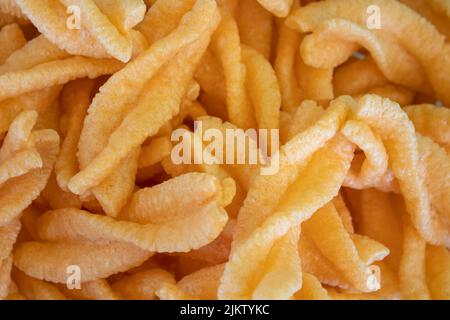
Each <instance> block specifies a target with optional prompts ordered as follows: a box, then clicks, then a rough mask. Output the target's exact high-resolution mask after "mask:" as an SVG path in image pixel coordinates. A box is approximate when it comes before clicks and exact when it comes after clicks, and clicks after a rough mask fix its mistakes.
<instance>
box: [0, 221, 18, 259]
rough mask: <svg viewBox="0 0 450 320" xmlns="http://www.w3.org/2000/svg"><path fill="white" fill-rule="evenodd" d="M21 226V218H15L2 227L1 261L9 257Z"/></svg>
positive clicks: (0, 239)
mask: <svg viewBox="0 0 450 320" xmlns="http://www.w3.org/2000/svg"><path fill="white" fill-rule="evenodd" d="M20 228H21V223H20V221H19V220H13V221H11V222H10V223H9V224H8V225H6V226H4V227H0V261H3V259H6V258H8V256H9V255H10V254H11V251H12V248H13V245H14V243H15V242H16V239H17V236H18V235H19V231H20Z"/></svg>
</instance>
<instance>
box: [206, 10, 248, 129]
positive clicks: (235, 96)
mask: <svg viewBox="0 0 450 320" xmlns="http://www.w3.org/2000/svg"><path fill="white" fill-rule="evenodd" d="M221 14H222V21H221V23H220V25H219V27H218V29H217V31H216V33H215V34H214V38H213V43H212V44H213V50H214V52H215V54H216V56H217V58H218V60H219V61H220V63H221V65H222V68H223V70H224V76H225V85H226V100H227V101H226V102H227V110H228V118H229V119H230V122H231V123H233V124H235V125H236V126H238V127H240V128H244V129H247V128H250V127H254V126H255V125H254V124H255V119H254V116H253V110H252V106H251V103H250V101H249V97H248V96H247V93H246V90H245V77H246V69H245V66H244V65H243V64H242V62H241V61H242V58H241V55H242V54H241V47H240V38H239V30H238V26H237V23H236V21H235V20H234V18H233V16H232V15H231V13H230V12H228V11H222V13H221Z"/></svg>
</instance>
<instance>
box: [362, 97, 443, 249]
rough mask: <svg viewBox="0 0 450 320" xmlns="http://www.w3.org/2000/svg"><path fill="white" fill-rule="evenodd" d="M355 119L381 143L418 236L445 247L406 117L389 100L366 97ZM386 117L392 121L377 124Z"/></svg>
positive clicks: (437, 217) (441, 229)
mask: <svg viewBox="0 0 450 320" xmlns="http://www.w3.org/2000/svg"><path fill="white" fill-rule="evenodd" d="M356 117H357V119H359V120H362V121H365V122H366V123H367V124H368V125H369V126H370V127H371V128H372V129H373V130H374V131H375V133H377V134H378V135H379V136H380V137H381V139H382V140H383V143H384V145H385V147H386V151H387V153H388V155H389V158H390V166H391V169H392V172H393V174H394V176H395V177H396V179H397V181H398V184H399V188H400V191H401V193H402V195H403V197H404V198H405V204H406V209H407V211H408V213H409V215H410V217H411V221H412V222H413V224H414V226H415V227H416V228H417V230H418V232H419V234H420V235H421V237H423V238H424V239H426V241H427V242H429V243H433V244H442V245H444V244H446V245H449V243H450V234H449V229H448V227H447V226H446V225H445V224H444V222H443V221H442V218H441V217H440V216H439V215H438V214H437V213H436V212H435V211H434V209H433V208H432V207H431V203H430V195H429V194H428V192H427V188H426V184H425V181H424V177H423V176H422V175H421V174H420V171H419V170H420V165H419V152H418V147H417V146H418V143H417V139H416V135H415V132H414V126H413V124H412V123H411V121H410V120H409V119H408V116H407V114H406V113H405V112H404V111H402V110H401V108H400V106H399V105H398V104H396V103H394V102H392V101H390V100H387V99H383V98H381V97H378V96H372V95H368V96H365V97H363V98H362V99H361V100H360V102H359V106H358V109H357V110H356ZM386 117H387V118H390V119H392V120H393V121H390V122H389V123H387V122H385V121H383V122H381V121H382V118H386Z"/></svg>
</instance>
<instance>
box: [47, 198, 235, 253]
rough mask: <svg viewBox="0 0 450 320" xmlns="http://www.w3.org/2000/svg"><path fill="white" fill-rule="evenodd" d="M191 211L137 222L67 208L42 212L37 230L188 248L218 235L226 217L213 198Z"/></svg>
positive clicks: (160, 248) (151, 247) (158, 248)
mask: <svg viewBox="0 0 450 320" xmlns="http://www.w3.org/2000/svg"><path fill="white" fill-rule="evenodd" d="M192 211H193V213H192V214H190V215H189V216H188V217H186V218H184V219H175V220H169V221H164V222H161V223H147V224H140V223H135V222H128V221H117V220H115V219H113V218H110V217H105V216H100V215H93V214H90V213H88V212H86V211H80V210H76V209H69V208H68V209H61V210H56V211H50V212H48V213H46V214H45V215H43V216H42V217H41V218H40V219H39V226H38V232H39V235H40V236H41V237H42V238H43V239H47V240H63V239H72V240H83V239H84V240H92V241H95V240H108V241H121V242H126V243H129V244H133V245H135V246H138V247H140V248H142V249H144V250H148V251H154V252H187V251H189V250H191V249H197V248H200V247H202V246H204V245H206V244H208V243H210V242H211V241H213V240H214V239H215V238H217V236H218V235H219V234H220V232H221V231H222V229H223V228H224V226H225V224H226V222H227V220H228V216H227V213H226V212H225V210H223V208H221V207H220V206H218V205H217V204H216V203H214V202H212V203H209V204H207V205H205V206H201V207H194V208H192ZM193 226H195V228H196V231H193V230H192V228H193ZM131 230H132V231H131Z"/></svg>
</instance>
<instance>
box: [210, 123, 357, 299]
mask: <svg viewBox="0 0 450 320" xmlns="http://www.w3.org/2000/svg"><path fill="white" fill-rule="evenodd" d="M312 129H314V127H313V128H312ZM307 131H309V130H307ZM307 131H305V132H307ZM305 132H304V133H303V134H302V133H301V134H299V135H298V136H297V137H294V138H293V140H291V141H290V143H292V142H293V141H295V140H297V141H298V140H301V139H296V138H299V137H301V136H302V135H303V136H305ZM308 133H309V132H308ZM297 141H296V142H297ZM290 143H288V144H287V145H285V146H284V149H282V152H288V151H289V149H288V148H287V146H289V144H290ZM285 156H286V155H284V156H283V155H282V156H281V157H280V163H281V166H280V171H279V173H278V174H277V175H274V176H270V178H268V177H266V176H261V178H262V177H264V179H268V180H269V179H270V180H272V182H274V181H275V180H277V182H278V185H279V186H282V188H280V187H279V189H281V190H280V191H278V192H280V194H279V195H271V196H270V197H269V199H264V198H260V200H259V203H252V202H253V201H254V200H257V199H256V198H254V197H255V196H254V195H252V191H253V190H252V189H250V190H249V194H248V196H247V199H246V201H245V202H244V207H243V208H242V209H241V211H240V214H239V219H238V228H237V230H236V234H235V238H234V241H233V246H232V252H231V255H230V261H229V262H228V263H227V264H226V268H225V272H224V275H223V277H222V281H221V286H220V288H219V298H221V297H222V298H238V297H240V298H244V297H248V296H251V295H252V292H253V290H254V288H253V286H254V285H257V283H254V284H253V286H252V284H251V282H250V281H251V276H250V275H251V274H252V273H253V272H255V271H256V270H257V269H258V266H259V265H261V264H262V263H263V262H264V261H265V260H266V258H267V256H268V255H269V252H270V250H271V248H272V247H273V244H274V242H275V241H276V240H277V239H279V238H281V237H283V236H284V235H286V233H287V232H288V230H289V229H290V228H291V227H292V226H295V225H296V224H298V223H300V222H301V221H304V220H307V219H308V218H309V217H310V216H311V215H312V214H313V213H314V211H316V210H317V209H319V208H320V207H322V206H323V205H324V204H325V203H326V202H328V201H329V200H331V199H332V198H333V197H334V196H335V195H337V193H338V191H339V187H340V185H341V184H342V182H343V179H344V177H345V175H346V173H347V170H348V169H349V167H350V162H351V159H352V157H353V148H352V147H351V146H350V145H349V144H348V142H345V141H343V140H342V139H340V138H336V139H335V140H334V141H331V142H330V144H329V145H328V146H326V147H324V148H322V149H320V151H318V152H316V153H315V154H313V155H312V158H311V160H310V161H309V163H308V164H307V165H305V164H304V163H303V161H302V162H297V164H296V165H291V166H295V167H302V166H303V167H304V168H303V169H304V170H300V171H301V173H300V175H299V176H298V177H297V174H298V173H297V174H295V171H297V170H299V169H298V168H297V169H295V167H294V168H292V167H291V168H289V167H286V168H285V169H284V170H283V163H284V161H283V158H284V157H285ZM288 156H289V153H288ZM289 157H290V158H291V159H292V158H294V157H293V156H292V155H290V156H289ZM299 163H300V164H299ZM289 169H290V170H289ZM293 169H294V170H293ZM316 170H317V171H316ZM289 171H290V172H289ZM292 171H294V173H293V172H292ZM315 172H322V174H324V173H325V172H327V173H326V174H324V176H326V177H327V179H323V178H322V179H321V178H320V177H319V176H318V175H317V174H315ZM322 174H321V176H322ZM283 175H284V177H283ZM289 176H290V177H289ZM324 176H322V177H324ZM280 178H283V180H284V181H283V184H284V185H283V184H281V183H280V180H278V179H280ZM290 179H293V180H290ZM270 180H269V181H259V179H255V187H256V186H258V185H259V188H264V189H265V190H267V191H266V192H271V193H273V192H274V190H273V189H271V188H268V189H266V188H267V186H268V183H270ZM286 183H287V184H288V185H286ZM290 183H292V184H291V185H289V184H290ZM254 190H255V191H256V190H257V188H255V189H254ZM269 190H270V191H269ZM319 190H320V192H319ZM285 191H286V192H285ZM253 192H254V191H253ZM283 193H285V194H284V195H283ZM258 196H259V197H261V195H258ZM274 197H278V199H276V202H274V203H271V202H272V201H273V200H275V199H273V198H274ZM328 197H329V199H327V198H328ZM252 198H253V199H252ZM310 199H315V201H314V202H311V201H310ZM277 200H279V201H280V202H279V205H278V206H277V207H276V208H274V207H273V206H276V204H277V202H278V201H277ZM257 201H258V200H257ZM263 201H264V204H265V207H264V208H263V209H262V210H261V211H262V212H261V213H260V214H259V215H258V216H254V218H252V219H249V218H248V217H246V213H247V212H246V211H244V210H248V209H249V208H252V207H253V208H254V206H255V204H256V205H261V202H263ZM323 201H324V202H323ZM253 208H252V209H253ZM272 208H273V209H272ZM274 209H275V212H273V211H271V210H274ZM251 212H255V211H253V210H252V211H251ZM248 213H250V212H248ZM269 235H270V237H269ZM255 248H258V249H255ZM244 256H245V257H247V258H246V259H243V257H244ZM248 257H252V259H248ZM244 261H245V263H244ZM287 263H288V262H287ZM238 270H239V271H238ZM297 272H298V270H297ZM279 285H283V284H279ZM284 285H287V284H284ZM300 286H301V284H300V281H299V282H296V283H295V285H294V286H292V287H288V288H286V291H283V293H284V294H288V293H289V291H292V290H293V291H292V292H291V293H290V295H293V294H294V293H295V292H296V291H298V290H299V289H300Z"/></svg>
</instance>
